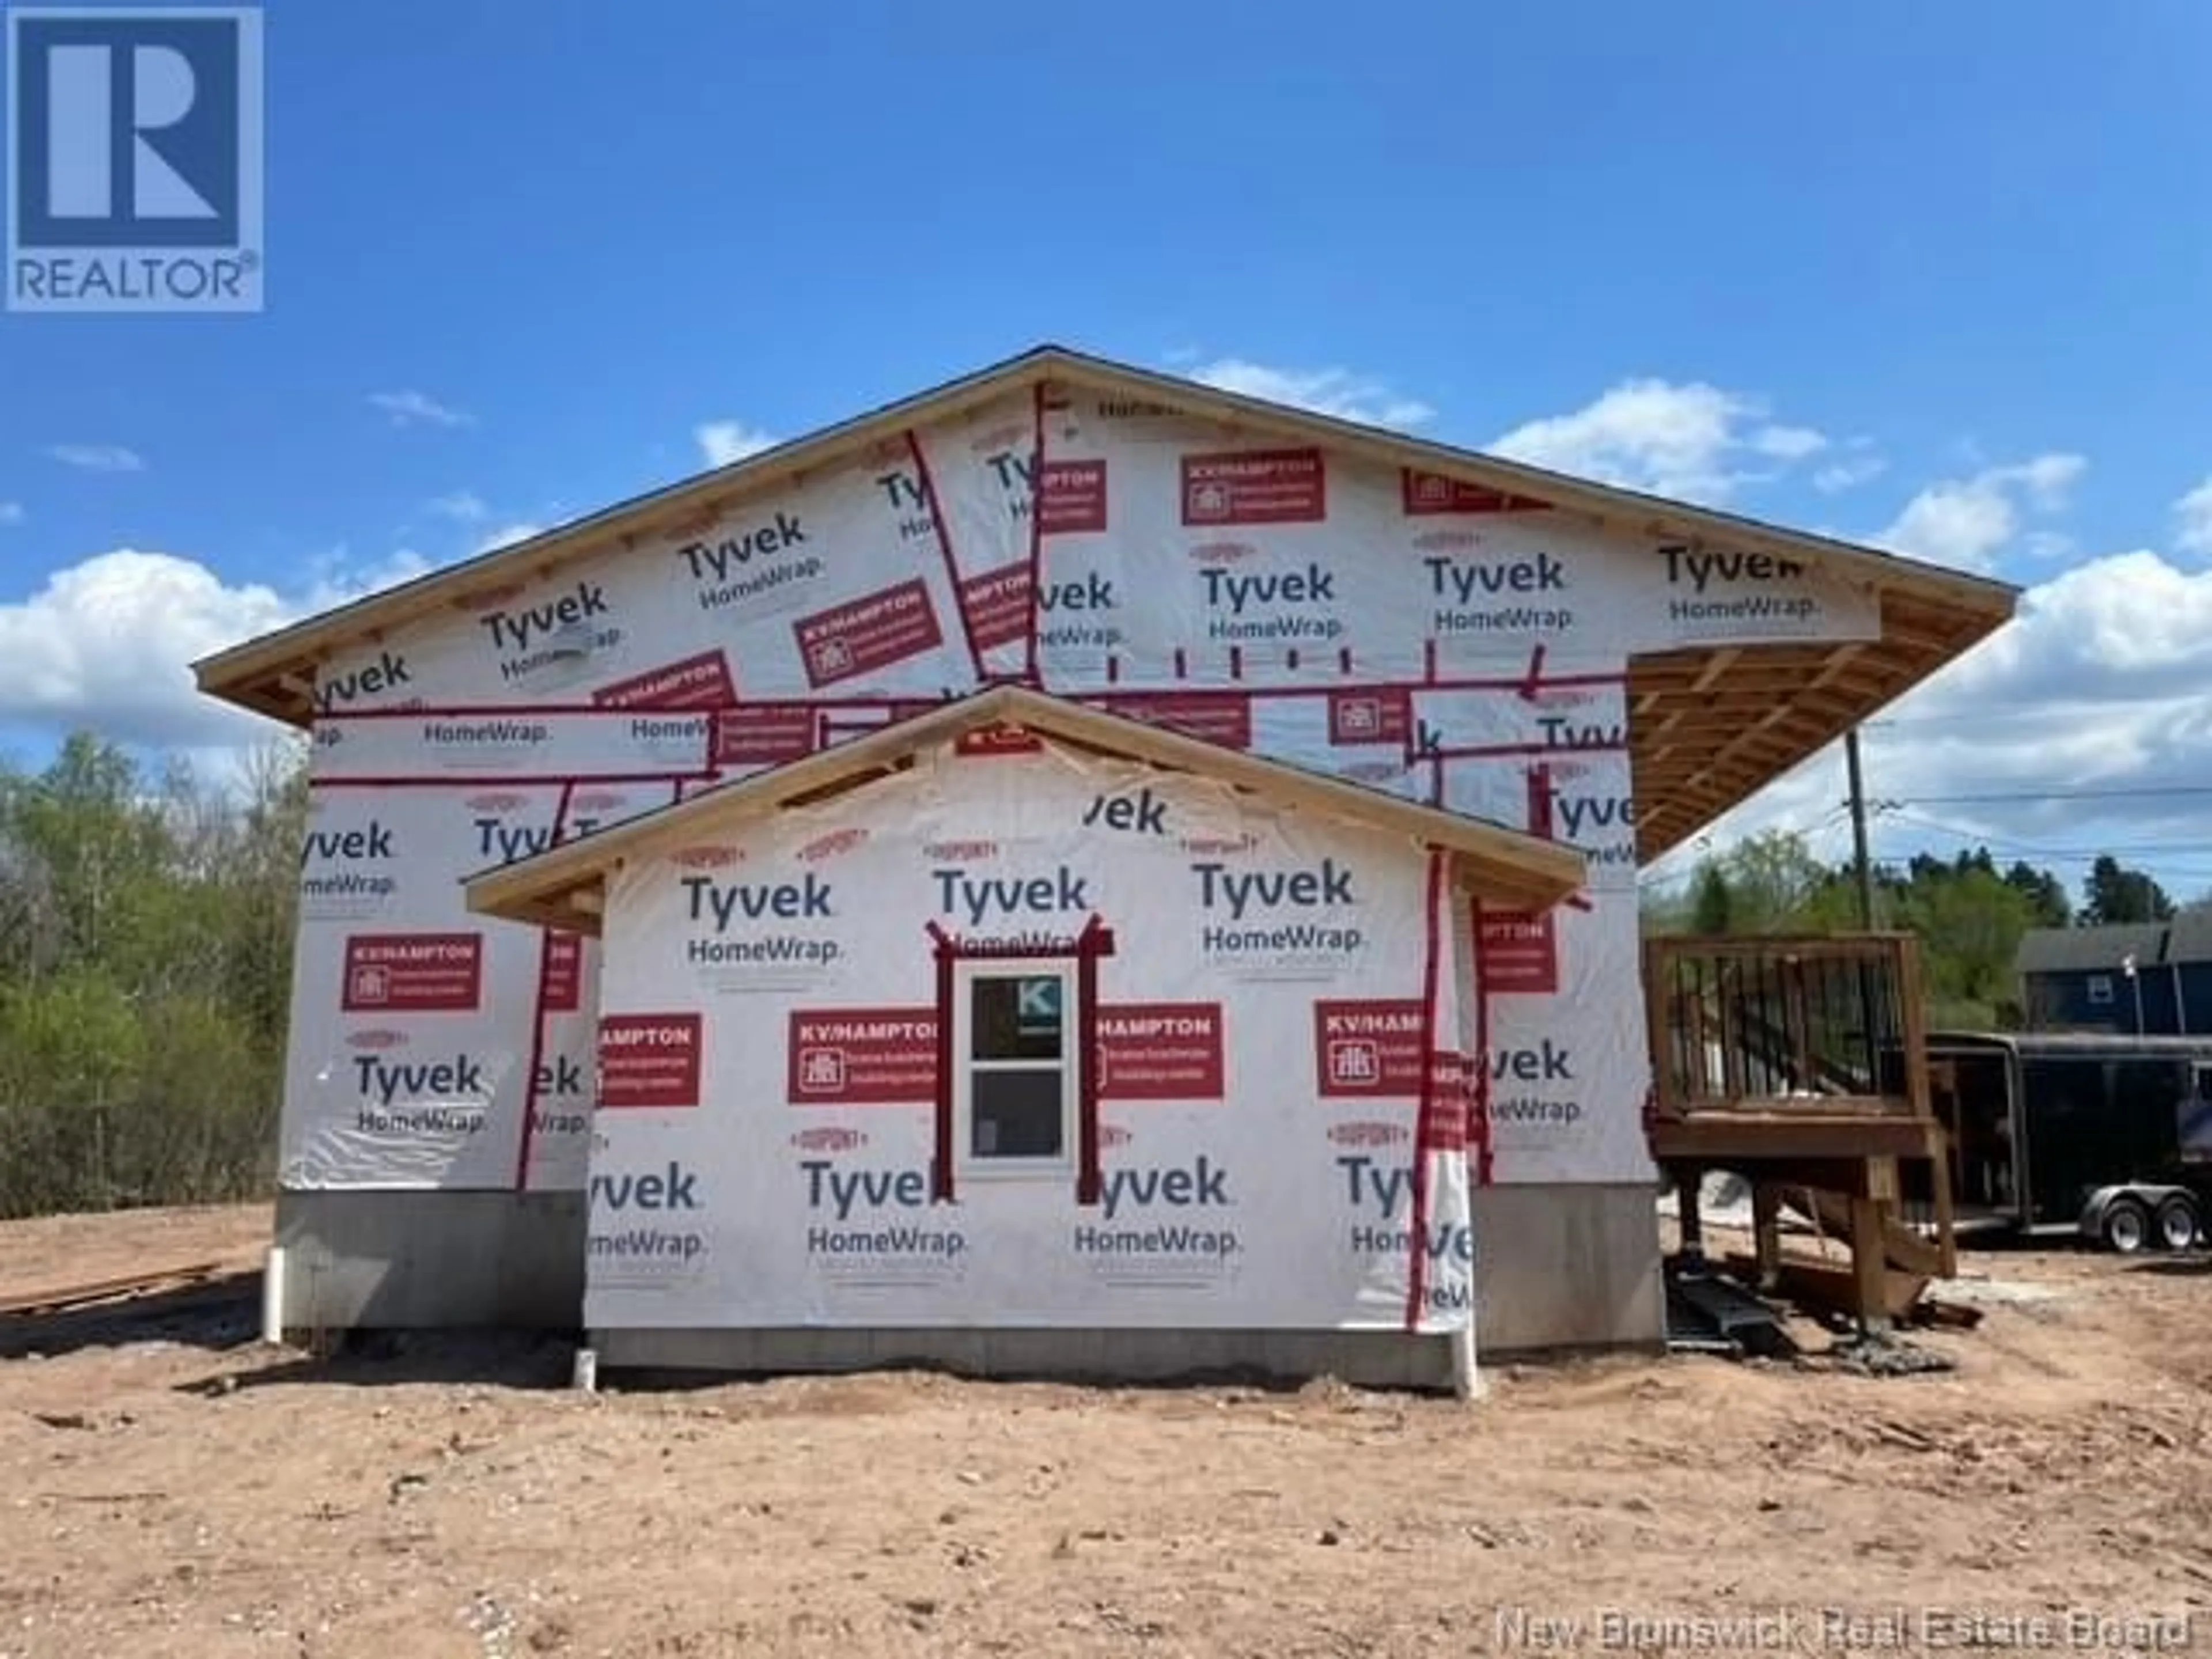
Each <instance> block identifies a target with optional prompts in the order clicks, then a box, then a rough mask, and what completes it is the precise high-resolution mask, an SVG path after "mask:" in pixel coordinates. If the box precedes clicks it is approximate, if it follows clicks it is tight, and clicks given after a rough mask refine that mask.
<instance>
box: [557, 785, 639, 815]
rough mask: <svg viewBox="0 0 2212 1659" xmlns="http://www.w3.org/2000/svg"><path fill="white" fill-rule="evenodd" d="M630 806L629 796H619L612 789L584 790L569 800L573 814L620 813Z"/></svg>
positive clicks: (569, 807)
mask: <svg viewBox="0 0 2212 1659" xmlns="http://www.w3.org/2000/svg"><path fill="white" fill-rule="evenodd" d="M627 805H629V796H628V795H618V794H617V793H614V791H612V790H611V789H584V790H580V791H578V792H577V793H575V794H574V795H571V796H570V797H569V798H568V810H569V811H571V812H618V811H621V810H622V809H623V807H625V806H627Z"/></svg>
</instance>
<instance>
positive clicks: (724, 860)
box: [668, 847, 744, 870]
mask: <svg viewBox="0 0 2212 1659" xmlns="http://www.w3.org/2000/svg"><path fill="white" fill-rule="evenodd" d="M743 856H744V854H741V853H739V852H738V849H737V848H734V847H679V848H677V850H676V851H674V852H673V853H671V854H669V855H668V861H669V862H670V863H671V864H672V865H674V866H676V867H677V868H678V869H679V870H726V869H728V868H729V867H730V866H732V865H733V864H735V863H737V862H738V860H739V859H740V858H742V857H743Z"/></svg>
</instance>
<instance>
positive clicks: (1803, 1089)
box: [1644, 933, 1958, 1328]
mask: <svg viewBox="0 0 2212 1659" xmlns="http://www.w3.org/2000/svg"><path fill="white" fill-rule="evenodd" d="M1644 990H1645V995H1646V997H1647V998H1648V999H1649V1004H1650V1040H1651V1055H1652V1093H1651V1101H1650V1109H1649V1111H1648V1113H1647V1115H1646V1120H1645V1129H1646V1133H1647V1134H1648V1136H1649V1138H1650V1146H1651V1153H1652V1157H1653V1158H1654V1160H1655V1161H1656V1163H1657V1164H1659V1165H1660V1167H1661V1168H1662V1170H1665V1171H1666V1172H1667V1174H1668V1176H1670V1177H1671V1178H1672V1179H1673V1181H1674V1185H1675V1188H1676V1190H1677V1193H1678V1194H1679V1195H1680V1216H1681V1230H1682V1248H1683V1250H1684V1252H1685V1254H1686V1255H1702V1254H1703V1251H1704V1236H1703V1227H1702V1218H1701V1217H1700V1215H1699V1205H1698V1189H1699V1183H1700V1182H1701V1181H1702V1180H1703V1178H1704V1177H1705V1176H1706V1175H1707V1174H1709V1173H1711V1172H1712V1171H1714V1170H1728V1171H1731V1172H1734V1173H1735V1174H1738V1175H1741V1176H1743V1177H1744V1179H1745V1180H1747V1182H1750V1184H1751V1187H1752V1207H1753V1221H1754V1231H1755V1234H1756V1236H1757V1261H1758V1265H1759V1275H1760V1278H1761V1279H1762V1280H1764V1281H1765V1282H1767V1283H1769V1284H1773V1283H1777V1282H1778V1281H1779V1280H1780V1279H1781V1278H1782V1277H1783V1274H1784V1269H1785V1267H1787V1266H1788V1265H1789V1264H1787V1263H1785V1262H1784V1261H1783V1258H1782V1255H1781V1226H1780V1218H1781V1213H1782V1211H1783V1209H1784V1207H1785V1206H1786V1207H1790V1208H1794V1209H1796V1210H1797V1211H1799V1212H1802V1213H1803V1214H1804V1215H1806V1216H1807V1217H1808V1218H1809V1219H1812V1220H1814V1221H1815V1222H1816V1223H1818V1224H1819V1225H1822V1226H1823V1227H1824V1228H1826V1229H1829V1230H1831V1231H1836V1232H1838V1233H1841V1234H1843V1235H1844V1237H1848V1238H1849V1239H1850V1245H1851V1258H1852V1273H1851V1276H1850V1279H1851V1293H1850V1296H1849V1297H1848V1298H1846V1301H1847V1304H1848V1305H1847V1306H1846V1307H1845V1308H1844V1311H1846V1312H1849V1313H1850V1314H1852V1315H1854V1316H1857V1319H1858V1320H1859V1322H1861V1324H1862V1326H1863V1327H1867V1328H1875V1327H1879V1326H1881V1325H1883V1324H1886V1323H1887V1322H1888V1321H1890V1320H1892V1319H1893V1318H1895V1317H1897V1316H1898V1315H1899V1313H1901V1312H1902V1311H1903V1310H1904V1308H1905V1306H1909V1305H1910V1304H1911V1301H1912V1300H1913V1299H1914V1298H1916V1297H1917V1296H1918V1295H1919V1293H1920V1291H1922V1290H1923V1289H1924V1288H1925V1286H1926V1285H1927V1282H1928V1281H1929V1279H1939V1278H1949V1277H1951V1276H1952V1275H1953V1274H1954V1273H1956V1272H1957V1270H1958V1259H1957V1253H1956V1245H1955V1242H1954V1237H1953V1227H1952V1217H1951V1213H1950V1207H1949V1203H1948V1199H1949V1194H1950V1183H1949V1182H1948V1180H1945V1179H1943V1178H1942V1170H1943V1169H1944V1166H1945V1164H1946V1162H1947V1160H1948V1156H1949V1152H1948V1138H1947V1136H1946V1135H1945V1133H1944V1129H1943V1126H1942V1122H1941V1121H1940V1120H1938V1118H1937V1117H1936V1114H1935V1111H1934V1109H1933V1107H1932V1106H1931V1104H1930V1101H1929V1086H1928V1058H1927V1033H1926V1030H1925V1027H1924V1024H1923V1015H1922V1012H1921V1000H1920V965H1919V957H1918V951H1917V941H1916V940H1914V939H1913V938H1912V937H1911V935H1910V934H1905V933H1860V934H1849V935H1843V936H1839V937H1833V938H1808V937H1790V938H1754V939H1699V938H1692V937H1680V936H1674V937H1662V938H1657V939H1650V940H1647V941H1646V943H1645V945H1644ZM1923 1159H1924V1160H1927V1161H1929V1162H1930V1163H1931V1164H1934V1165H1935V1166H1936V1179H1935V1181H1934V1182H1933V1183H1932V1185H1933V1189H1934V1191H1935V1192H1936V1194H1937V1200H1936V1223H1935V1227H1934V1236H1933V1237H1927V1236H1924V1235H1923V1234H1922V1233H1921V1232H1919V1231H1917V1230H1916V1229H1914V1228H1912V1227H1909V1226H1907V1225H1905V1223H1904V1221H1903V1220H1902V1218H1901V1206H1902V1191H1901V1185H1900V1182H1899V1163H1900V1162H1901V1161H1911V1160H1923ZM1798 1277H1800V1278H1801V1279H1802V1275H1800V1276H1798Z"/></svg>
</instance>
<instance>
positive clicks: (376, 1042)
mask: <svg viewBox="0 0 2212 1659" xmlns="http://www.w3.org/2000/svg"><path fill="white" fill-rule="evenodd" d="M406 1042H407V1034H406V1032H404V1031H387V1030H374V1031H356V1032H355V1033H354V1034H353V1035H352V1036H349V1037H348V1038H347V1039H346V1047H348V1048H367V1049H368V1050H370V1051H371V1052H378V1051H381V1050H383V1049H386V1048H403V1047H404V1046H405V1044H406Z"/></svg>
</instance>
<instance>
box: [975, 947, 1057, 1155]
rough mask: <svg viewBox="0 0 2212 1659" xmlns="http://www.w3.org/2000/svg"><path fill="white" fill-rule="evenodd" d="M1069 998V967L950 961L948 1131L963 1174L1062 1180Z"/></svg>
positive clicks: (1049, 964)
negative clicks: (1029, 1176) (949, 1100)
mask: <svg viewBox="0 0 2212 1659" xmlns="http://www.w3.org/2000/svg"><path fill="white" fill-rule="evenodd" d="M1076 995H1077V989H1076V976H1075V964H1074V963H1060V962H1018V963H1009V962H992V961H988V960H984V961H976V962H962V963H955V964H954V968H953V976H952V1067H953V1070H952V1080H953V1081H952V1114H953V1126H952V1127H953V1135H954V1137H955V1156H954V1167H955V1168H956V1169H957V1170H958V1171H959V1172H960V1173H961V1174H962V1175H964V1176H983V1177H989V1176H1024V1175H1051V1176H1063V1175H1066V1173H1067V1172H1069V1171H1070V1170H1073V1168H1074V1167H1075V1150H1076V1148H1075V1142H1076V1134H1077V1109H1078V1104H1079V1094H1080V1074H1079V1071H1078V1069H1077V1065H1078V1058H1079V1048H1080V1044H1079V1040H1078V1034H1079V1032H1080V1031H1081V1030H1083V1021H1082V1018H1081V1011H1080V1010H1079V1008H1078V1007H1077V1006H1076Z"/></svg>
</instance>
